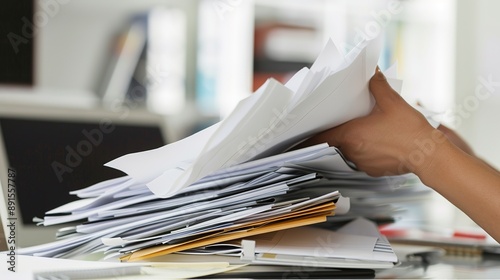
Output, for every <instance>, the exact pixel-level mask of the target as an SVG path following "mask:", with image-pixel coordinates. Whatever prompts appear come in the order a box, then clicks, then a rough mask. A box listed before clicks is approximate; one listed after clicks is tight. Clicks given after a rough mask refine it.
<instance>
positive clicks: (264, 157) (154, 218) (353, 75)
mask: <svg viewBox="0 0 500 280" xmlns="http://www.w3.org/2000/svg"><path fill="white" fill-rule="evenodd" d="M380 45H381V40H380V38H376V39H373V40H368V41H366V40H365V41H362V42H360V43H359V44H358V45H357V46H356V47H355V48H354V49H353V50H352V51H350V52H349V53H348V54H347V55H343V54H342V53H340V52H339V51H338V49H337V47H336V46H335V44H333V42H331V41H329V42H328V43H327V44H326V46H325V48H324V49H323V51H322V52H321V53H320V55H319V56H318V58H317V60H316V61H315V62H314V64H313V65H312V66H311V68H310V69H309V68H303V69H302V70H300V71H299V72H297V73H296V74H295V75H294V76H293V77H292V78H291V79H290V81H289V82H287V83H286V84H285V85H283V84H281V83H279V82H277V81H275V80H273V79H270V80H268V81H267V82H266V83H265V84H264V85H262V87H260V88H259V89H258V90H257V91H256V92H255V93H254V94H252V95H251V96H249V97H247V98H245V99H243V100H242V101H241V102H240V103H239V104H238V105H237V107H236V108H235V109H234V111H233V112H232V113H231V114H230V115H229V116H228V117H226V118H225V119H223V120H222V121H220V122H219V123H217V124H215V125H213V126H211V127H209V128H207V129H205V130H203V131H200V132H198V133H197V134H194V135H192V136H190V137H187V138H185V139H183V140H180V141H177V142H175V143H172V144H169V145H166V146H164V147H161V148H158V149H155V150H149V151H144V152H139V153H134V154H128V155H124V156H122V157H120V158H117V159H115V160H113V161H111V162H109V163H108V164H106V165H107V166H108V167H111V168H115V169H118V170H121V171H123V172H125V173H126V174H127V175H126V176H123V177H119V178H115V179H111V180H107V181H103V182H100V183H97V184H95V185H93V186H89V187H87V188H84V189H81V190H78V191H74V192H72V194H74V195H76V196H78V197H79V200H77V201H74V202H71V203H68V204H66V205H62V206H60V207H58V208H56V209H53V210H51V211H48V212H47V213H46V215H45V217H43V219H40V220H38V222H39V224H40V225H43V226H49V225H62V224H65V223H69V222H75V221H81V224H79V225H77V226H69V227H63V228H61V229H60V230H59V232H58V240H57V241H55V242H52V243H47V244H42V245H38V246H33V247H27V248H22V249H19V250H18V253H19V254H24V255H33V256H42V257H54V258H71V257H78V256H81V255H85V254H95V253H101V254H103V256H104V259H119V260H121V261H129V262H131V261H147V260H149V259H151V258H154V257H158V256H163V255H168V254H174V253H175V254H183V255H210V254H214V255H223V256H233V257H235V258H236V259H238V260H241V261H242V262H246V263H256V264H277V265H296V266H316V267H333V268H366V269H377V268H390V267H392V266H394V264H395V263H397V262H398V259H397V257H396V254H394V252H393V250H392V248H391V244H390V243H389V242H388V241H387V239H386V238H385V237H384V236H383V235H382V234H380V232H379V231H378V228H377V225H376V223H375V222H374V221H377V220H381V219H382V220H390V219H391V218H393V217H394V215H395V213H398V212H399V211H401V210H402V209H401V208H399V207H396V206H394V204H393V203H396V202H400V201H402V200H404V201H407V200H412V199H419V198H421V197H422V194H425V193H427V192H428V191H429V190H428V189H427V188H426V187H425V186H422V184H421V183H420V181H419V180H418V178H416V177H415V176H414V175H411V174H409V175H392V174H387V176H385V177H378V178H374V177H370V176H368V175H367V174H365V173H363V172H361V171H358V170H357V169H356V167H355V166H354V165H353V164H352V163H350V162H348V161H347V160H346V159H345V157H344V156H343V155H342V153H341V152H340V151H339V150H338V149H337V148H335V147H330V146H328V144H326V143H325V144H319V145H315V146H311V147H306V148H301V149H293V147H294V146H295V145H296V144H297V143H300V142H301V141H302V140H303V139H306V138H308V137H310V136H312V135H314V134H315V133H318V132H320V131H323V130H325V129H328V128H331V127H334V126H337V125H339V124H342V123H344V122H346V121H349V120H351V119H354V118H357V117H361V116H364V115H366V114H368V113H369V112H370V110H371V109H372V107H373V106H374V100H373V98H372V97H371V95H370V93H369V90H368V81H369V79H370V78H371V76H372V75H373V73H374V70H375V68H376V65H377V61H378V54H379V53H380ZM393 71H394V70H391V69H389V70H388V71H386V76H388V77H389V76H391V73H392V72H393ZM388 81H389V82H390V83H391V85H392V86H393V88H394V89H395V90H397V91H400V90H401V85H402V84H401V81H399V80H396V79H391V78H388ZM424 113H425V115H426V117H427V118H428V119H429V121H430V122H431V123H432V122H433V121H432V116H433V115H432V114H431V113H426V112H424ZM318 225H319V226H318Z"/></svg>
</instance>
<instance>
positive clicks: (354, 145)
mask: <svg viewBox="0 0 500 280" xmlns="http://www.w3.org/2000/svg"><path fill="white" fill-rule="evenodd" d="M369 88H370V92H371V94H372V95H373V97H374V98H375V101H376V105H375V106H374V108H373V109H372V111H371V112H370V114H369V115H367V116H365V117H361V118H357V119H354V120H351V121H349V122H346V123H344V124H342V125H340V126H337V127H334V128H332V129H329V130H326V131H324V132H322V133H319V134H317V135H315V136H313V137H312V138H310V139H308V140H307V141H306V142H304V143H303V144H302V145H301V146H305V145H313V144H317V143H323V142H327V143H328V144H329V145H331V146H335V147H337V148H339V149H340V150H341V151H342V153H343V154H344V155H345V156H346V158H347V159H348V160H350V161H352V162H354V163H355V164H356V166H357V167H358V168H359V169H360V170H362V171H365V172H366V173H367V174H369V175H371V176H385V175H395V174H403V173H408V172H415V173H416V172H420V171H421V169H425V168H426V167H427V166H428V165H429V161H432V153H433V152H434V151H433V150H434V149H435V148H436V146H437V145H436V144H438V143H440V142H443V141H445V136H444V135H443V133H441V132H440V131H438V130H436V129H434V128H433V127H432V126H431V125H430V124H429V123H428V122H427V120H426V119H425V117H424V116H423V115H422V114H420V113H419V112H418V111H417V110H415V109H414V108H413V107H411V106H410V105H408V103H406V101H405V100H404V99H403V98H402V97H401V96H399V94H398V93H397V92H396V91H394V90H393V89H392V88H391V87H390V85H389V83H388V82H387V80H386V78H385V76H384V75H383V74H382V72H381V71H380V70H378V69H377V71H376V73H375V75H374V76H373V77H372V78H371V79H370V83H369Z"/></svg>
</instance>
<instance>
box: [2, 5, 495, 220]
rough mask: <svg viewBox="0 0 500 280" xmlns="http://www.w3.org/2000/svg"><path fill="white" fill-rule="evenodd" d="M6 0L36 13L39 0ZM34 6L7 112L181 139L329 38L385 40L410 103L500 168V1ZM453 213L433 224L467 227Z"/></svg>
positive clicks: (14, 48)
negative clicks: (31, 107) (96, 117)
mask: <svg viewBox="0 0 500 280" xmlns="http://www.w3.org/2000/svg"><path fill="white" fill-rule="evenodd" d="M9 1H10V2H13V3H14V2H18V3H20V2H24V3H25V6H23V5H21V6H23V7H24V10H23V11H30V10H29V6H30V3H32V2H31V1H25V0H23V1H19V0H17V1H14V0H9ZM9 1H6V3H7V2H9ZM5 5H11V6H12V7H15V6H16V7H17V6H20V5H16V4H5ZM26 7H28V8H26ZM32 7H33V11H32V17H29V16H28V17H25V16H23V14H22V13H14V12H12V13H10V12H9V11H8V10H6V9H3V12H2V14H9V15H10V16H9V17H5V16H3V18H2V19H0V22H2V23H1V25H2V29H1V31H2V34H0V35H1V36H2V42H3V43H2V44H3V45H2V46H3V47H2V53H1V54H0V57H1V61H2V63H1V64H3V65H8V63H14V65H17V66H19V65H20V64H22V66H20V67H16V68H15V69H16V71H15V72H16V73H19V75H17V76H16V75H11V74H12V71H10V69H13V68H9V66H5V67H4V68H2V70H1V72H0V80H1V85H0V101H1V102H14V101H15V102H31V103H37V102H38V103H39V104H40V106H47V105H50V106H56V105H57V106H86V107H105V108H108V109H109V110H124V109H127V110H146V111H151V112H154V113H159V114H162V115H164V116H165V121H166V122H167V123H168V125H169V126H170V127H171V130H172V133H173V136H172V140H175V139H179V138H181V137H184V136H186V135H188V134H190V133H192V132H194V131H196V130H198V129H200V128H202V127H205V126H207V125H209V124H211V123H213V122H216V121H217V120H218V119H219V118H221V117H223V116H225V115H227V114H228V113H229V112H230V111H231V109H232V107H233V106H234V105H235V104H236V103H237V101H238V100H240V99H241V98H243V97H245V96H247V95H248V94H251V93H252V92H253V91H254V90H255V89H256V88H258V87H259V86H260V85H261V84H262V83H263V82H264V81H265V80H266V79H267V78H269V77H273V78H276V79H278V80H280V81H283V82H285V81H286V79H287V78H288V77H290V74H291V73H294V72H295V71H297V70H299V69H300V68H302V67H304V66H309V65H310V64H311V63H312V62H313V60H314V58H315V57H316V55H317V54H318V53H319V51H320V50H321V48H322V46H323V45H324V44H325V43H326V41H327V40H328V39H329V38H331V39H332V40H334V42H335V43H336V44H337V45H338V47H339V48H340V49H341V50H342V51H344V52H348V51H349V50H350V49H351V48H352V47H353V46H354V45H355V44H356V43H357V42H359V40H360V38H361V37H370V36H374V35H379V34H380V35H383V36H384V42H385V43H384V44H385V45H384V51H383V54H382V56H381V59H380V65H381V68H382V69H386V68H388V67H389V66H391V65H392V64H394V63H395V62H397V63H398V71H397V73H398V77H399V78H401V79H403V80H404V88H403V92H402V95H403V96H404V97H405V98H406V99H407V100H408V101H409V102H411V103H416V102H420V103H421V104H422V105H423V106H425V107H426V108H428V109H430V110H434V111H438V112H442V113H443V118H442V121H443V122H444V123H445V124H447V125H449V126H451V127H453V128H454V129H456V130H457V131H458V132H459V133H460V134H461V135H462V136H463V137H464V138H465V139H466V140H467V141H468V142H469V143H470V144H471V146H473V147H474V149H475V150H476V151H477V154H478V155H480V156H481V157H482V158H484V159H485V160H487V161H488V162H490V163H491V164H492V165H494V166H496V167H497V168H500V149H498V148H497V145H496V143H498V141H499V139H500V130H498V125H496V124H495V123H496V121H497V120H498V119H499V118H500V110H498V108H500V67H499V66H498V65H500V54H499V52H498V50H499V49H500V35H499V34H498V30H500V20H498V16H497V11H498V10H500V2H498V1H494V0H479V1H467V0H460V1H453V0H441V1H432V0H387V1H386V0H379V1H367V0H309V1H305V0H271V1H269V0H143V1H123V0H35V1H34V2H33V5H32ZM13 9H14V8H13ZM15 9H18V8H15ZM16 12H17V10H16ZM6 20H10V21H11V23H12V22H14V23H17V26H18V27H17V29H15V30H10V29H8V28H6V26H9V25H8V24H7V22H6ZM9 24H10V23H9ZM381 30H384V32H383V33H382V32H381ZM9 34H10V35H9ZM6 38H7V40H6ZM30 47H31V48H32V49H31V50H30ZM23 69H24V70H23ZM26 69H27V70H26ZM23 71H28V72H27V74H26V73H24V74H23ZM13 100H14V101H13ZM450 168H452V166H450ZM439 201H440V202H439V203H444V202H443V201H442V200H439ZM440 205H441V204H440ZM443 205H444V204H443ZM437 207H440V208H441V207H443V209H445V207H444V206H437ZM446 209H449V210H445V211H440V212H439V215H437V216H439V217H436V218H442V217H444V216H447V217H450V216H452V217H453V218H452V219H448V220H449V221H451V222H456V223H465V224H466V223H469V222H468V221H467V219H466V218H464V217H463V215H460V214H458V215H456V214H455V211H454V210H453V208H452V207H448V208H446ZM440 215H441V216H440Z"/></svg>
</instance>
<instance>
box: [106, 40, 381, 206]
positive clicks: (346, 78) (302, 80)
mask: <svg viewBox="0 0 500 280" xmlns="http://www.w3.org/2000/svg"><path fill="white" fill-rule="evenodd" d="M379 52H380V39H374V40H371V41H363V42H361V43H360V44H359V45H358V46H356V47H355V48H354V49H353V50H352V51H351V52H350V53H348V54H347V55H346V56H344V55H342V54H341V53H340V52H339V51H338V50H337V48H336V46H335V44H333V42H332V41H329V42H328V43H327V44H326V46H325V48H324V49H323V51H322V52H321V53H320V55H319V56H318V58H317V59H316V61H315V62H314V64H313V65H312V67H311V68H310V69H307V68H304V69H302V70H301V71H299V72H297V74H296V75H295V76H294V77H292V78H291V80H290V81H289V82H288V83H287V84H286V85H282V84H280V83H279V82H277V81H275V80H273V79H270V80H268V81H267V82H266V83H265V84H264V85H262V87H261V88H259V89H258V90H257V91H256V92H255V93H254V94H252V95H250V96H249V97H247V98H245V99H243V100H242V101H240V103H239V104H238V105H237V107H236V108H235V110H233V112H232V113H231V114H230V115H229V116H228V117H227V118H225V119H224V120H222V121H221V122H219V123H218V124H216V125H213V126H211V127H209V128H207V129H205V130H203V131H201V132H199V133H197V134H194V135H192V136H190V137H188V138H186V139H183V140H181V141H178V142H175V143H172V144H169V145H166V146H164V147H161V148H159V149H156V150H151V151H145V152H140V153H134V154H129V155H125V156H122V157H120V158H117V159H115V160H113V161H111V162H109V163H107V164H106V165H107V166H109V167H113V168H116V169H119V170H122V171H123V172H125V173H127V174H128V175H130V176H131V177H132V178H134V180H136V181H138V182H143V183H146V184H147V186H148V187H149V188H150V190H151V191H152V192H153V193H154V194H156V195H157V196H159V197H170V196H172V195H174V194H176V193H177V192H179V191H180V190H182V189H183V188H185V187H187V186H189V185H191V184H192V183H194V182H196V181H197V180H199V179H201V178H203V177H204V176H207V175H209V174H211V173H213V172H214V171H217V170H220V169H222V168H226V167H230V166H233V165H236V164H239V163H242V162H245V161H248V160H250V159H255V158H260V157H264V156H268V155H271V154H275V153H278V152H281V151H283V150H286V149H287V148H289V147H290V146H291V145H293V144H296V143H297V142H299V141H301V140H303V139H305V138H307V137H308V136H310V135H312V134H314V133H317V132H320V131H322V130H325V129H328V128H331V127H334V126H337V125H339V124H342V123H344V122H346V121H349V120H351V119H354V118H357V117H360V116H364V115H366V114H368V113H369V112H370V110H371V108H372V107H373V105H374V100H373V99H372V97H371V95H370V93H369V91H368V81H369V79H370V78H371V76H372V75H373V73H374V71H375V68H376V64H377V61H378V54H379Z"/></svg>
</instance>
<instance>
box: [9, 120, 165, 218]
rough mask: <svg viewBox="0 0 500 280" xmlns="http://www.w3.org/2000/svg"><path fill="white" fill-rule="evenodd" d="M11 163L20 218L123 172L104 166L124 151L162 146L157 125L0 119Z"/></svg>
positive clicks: (129, 151)
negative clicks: (14, 176) (70, 193)
mask: <svg viewBox="0 0 500 280" xmlns="http://www.w3.org/2000/svg"><path fill="white" fill-rule="evenodd" d="M0 127H1V132H2V135H3V139H4V145H5V151H6V153H7V159H8V162H9V168H11V169H13V170H15V172H16V189H17V198H18V202H19V208H20V212H21V218H22V222H23V223H24V224H30V223H33V222H32V218H33V217H40V218H42V217H43V215H44V213H45V212H46V211H48V210H50V209H53V208H55V207H58V206H60V205H62V204H65V203H67V202H70V201H72V200H75V199H76V197H75V196H71V195H69V192H70V191H73V190H77V189H81V188H83V187H86V186H90V185H92V184H95V183H97V182H100V181H104V180H106V179H111V178H116V177H119V176H123V175H124V174H123V173H122V172H121V171H118V170H114V169H112V168H108V167H105V166H103V164H104V163H106V162H108V161H110V160H112V159H115V158H117V157H119V156H121V155H124V154H127V153H131V152H138V151H142V150H148V149H153V148H158V147H160V146H162V145H163V144H164V143H165V141H164V140H163V137H162V133H161V131H160V129H159V127H158V126H152V125H141V126H137V125H131V124H114V123H112V122H111V121H102V122H100V123H90V122H63V121H46V120H32V119H12V118H3V119H0Z"/></svg>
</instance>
